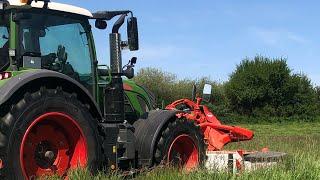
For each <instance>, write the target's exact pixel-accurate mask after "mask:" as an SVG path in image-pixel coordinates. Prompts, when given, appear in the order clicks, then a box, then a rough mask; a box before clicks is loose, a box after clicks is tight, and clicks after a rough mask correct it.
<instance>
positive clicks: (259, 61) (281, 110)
mask: <svg viewBox="0 0 320 180" xmlns="http://www.w3.org/2000/svg"><path fill="white" fill-rule="evenodd" d="M225 92H226V96H227V98H228V100H229V107H230V108H231V110H232V111H234V112H236V113H239V114H240V115H246V116H256V117H266V116H272V117H293V116H298V117H300V116H301V117H314V116H316V115H317V113H316V112H317V107H316V93H315V91H314V89H313V87H312V85H311V82H310V80H309V79H308V78H307V77H306V76H305V75H302V74H293V73H292V72H291V70H290V69H289V67H288V65H287V63H286V60H285V59H281V58H280V59H269V58H265V57H261V56H257V57H255V58H254V59H253V60H251V59H248V58H247V59H245V60H243V61H242V62H241V63H240V65H238V66H237V67H236V70H235V71H234V72H233V73H232V74H231V76H230V79H229V81H228V82H227V83H226V85H225Z"/></svg>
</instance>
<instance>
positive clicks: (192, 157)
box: [168, 134, 200, 170]
mask: <svg viewBox="0 0 320 180" xmlns="http://www.w3.org/2000/svg"><path fill="white" fill-rule="evenodd" d="M199 159H200V158H199V151H198V147H197V146H196V144H195V143H194V141H193V139H192V138H191V137H190V136H189V135H187V134H182V135H180V136H178V137H176V138H175V139H174V140H173V142H172V143H171V145H170V147H169V151H168V161H169V163H173V164H174V165H178V166H179V167H182V168H184V169H186V170H192V169H194V168H196V167H198V165H199Z"/></svg>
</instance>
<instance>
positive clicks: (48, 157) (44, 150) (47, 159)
mask: <svg viewBox="0 0 320 180" xmlns="http://www.w3.org/2000/svg"><path fill="white" fill-rule="evenodd" d="M56 157H57V150H53V148H52V146H51V145H50V143H49V142H48V141H41V142H40V143H39V144H38V145H37V146H36V149H35V157H34V158H35V161H36V163H37V165H38V166H39V167H41V168H42V169H47V168H50V167H51V166H52V165H53V163H54V161H55V159H56Z"/></svg>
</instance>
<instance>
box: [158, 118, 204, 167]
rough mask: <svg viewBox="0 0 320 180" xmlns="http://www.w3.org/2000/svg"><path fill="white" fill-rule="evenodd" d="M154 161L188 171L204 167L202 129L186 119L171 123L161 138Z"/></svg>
mask: <svg viewBox="0 0 320 180" xmlns="http://www.w3.org/2000/svg"><path fill="white" fill-rule="evenodd" d="M154 159H155V163H156V164H161V163H166V164H171V165H173V166H178V167H180V168H183V169H185V170H188V171H189V170H192V169H195V168H199V167H202V166H203V165H204V162H205V160H206V148H205V144H204V140H203V134H202V133H201V130H200V128H199V127H198V126H196V125H195V124H194V123H193V122H192V121H189V120H186V119H177V120H174V121H171V122H169V123H168V125H167V126H166V128H164V130H163V131H162V133H161V136H160V137H159V140H158V143H157V147H156V151H155V155H154Z"/></svg>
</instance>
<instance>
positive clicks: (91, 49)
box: [0, 0, 205, 179]
mask: <svg viewBox="0 0 320 180" xmlns="http://www.w3.org/2000/svg"><path fill="white" fill-rule="evenodd" d="M0 13H1V16H0V33H1V37H0V38H1V39H0V47H1V48H0V56H1V57H0V177H1V178H5V179H33V178H34V177H39V176H44V175H53V174H57V175H59V176H62V177H66V176H67V173H68V171H69V170H70V169H76V168H78V167H86V168H88V169H90V170H92V171H96V170H111V171H115V170H123V171H127V170H132V169H137V168H141V167H151V166H154V165H157V164H160V163H161V162H165V163H174V164H177V165H179V166H183V167H188V168H194V167H197V166H199V165H201V164H202V163H203V162H204V159H205V147H204V146H205V145H204V142H203V135H202V134H201V131H200V130H199V127H196V126H195V125H194V123H193V122H190V121H187V120H185V119H177V118H176V113H177V112H176V111H169V110H159V109H155V100H154V96H153V95H152V93H150V92H149V91H148V90H147V89H145V88H143V87H141V86H139V85H136V84H135V83H134V82H132V81H130V80H128V79H130V78H132V77H133V75H134V71H133V67H134V64H135V63H136V58H132V59H131V60H130V61H129V63H128V64H127V65H125V66H123V65H122V58H121V52H122V51H123V50H125V49H129V50H130V51H135V50H138V49H139V45H138V44H139V43H138V28H137V18H136V17H134V16H133V13H132V12H131V11H127V10H126V11H100V12H97V13H91V12H89V11H88V10H85V9H82V8H79V7H75V6H70V5H66V4H60V3H54V2H50V1H49V0H42V1H40V0H36V1H33V0H8V1H0ZM113 18H118V19H117V20H116V21H115V23H114V25H113V27H112V30H111V31H112V32H111V33H110V34H109V40H110V68H107V67H106V66H102V65H99V64H98V61H97V56H96V52H95V45H94V40H93V35H92V30H91V29H92V27H91V25H90V21H94V23H95V27H96V28H98V29H101V30H104V29H106V28H107V22H108V21H109V20H111V19H113ZM125 21H126V24H127V25H126V26H127V36H128V40H127V41H122V40H121V34H120V33H119V29H120V28H121V27H122V25H123V24H124V22H125ZM124 76H125V77H127V78H125V79H126V80H123V77H124ZM159 88H161V87H159ZM181 147H183V148H181Z"/></svg>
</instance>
